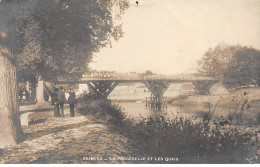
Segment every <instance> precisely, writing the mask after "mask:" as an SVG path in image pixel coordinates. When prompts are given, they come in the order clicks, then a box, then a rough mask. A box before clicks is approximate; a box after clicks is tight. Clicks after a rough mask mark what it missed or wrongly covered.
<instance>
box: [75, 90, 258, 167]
mask: <svg viewBox="0 0 260 167" xmlns="http://www.w3.org/2000/svg"><path fill="white" fill-rule="evenodd" d="M90 96H91V95H88V97H90ZM85 97H86V96H85ZM88 99H89V98H88ZM87 101H88V100H87ZM90 101H91V100H89V101H88V102H87V103H84V104H81V108H80V112H81V113H85V114H86V113H94V114H95V115H99V114H97V113H99V112H100V113H101V115H102V117H101V118H104V119H106V117H107V115H110V116H111V117H112V118H110V119H108V122H109V123H111V124H113V125H115V126H114V128H115V129H116V130H117V131H118V132H120V133H121V134H123V135H125V136H126V137H128V138H129V139H131V140H132V141H133V146H134V147H136V148H137V149H139V150H141V151H142V152H143V154H144V155H147V156H150V157H175V158H178V160H179V161H176V162H169V163H259V157H258V155H257V151H258V145H257V144H258V136H257V133H255V132H253V131H251V130H244V129H242V128H237V127H234V128H230V129H228V130H225V126H224V127H223V126H220V125H219V124H216V125H211V124H209V123H205V122H200V121H198V120H197V118H196V117H192V118H186V117H182V116H176V117H175V118H174V119H170V118H166V117H164V116H157V117H155V118H153V117H150V118H141V119H140V120H139V121H136V120H133V119H129V118H126V116H125V114H123V112H122V109H121V108H120V107H118V106H117V105H114V106H112V107H108V106H109V105H100V106H99V107H97V106H98V105H99V104H97V105H95V107H93V108H92V107H91V102H90ZM85 102H86V101H85ZM94 102H95V103H97V101H94ZM103 104H104V103H103ZM94 110H95V111H94ZM111 120H112V121H111ZM160 163H161V162H160Z"/></svg>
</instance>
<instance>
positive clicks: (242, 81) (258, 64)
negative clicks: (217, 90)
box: [224, 48, 260, 87]
mask: <svg viewBox="0 0 260 167" xmlns="http://www.w3.org/2000/svg"><path fill="white" fill-rule="evenodd" d="M224 84H225V85H229V87H239V86H244V85H250V84H254V85H256V84H257V85H260V51H258V50H256V49H253V48H244V49H241V50H239V51H237V52H236V53H235V55H234V56H233V62H232V63H231V64H230V66H229V67H228V68H227V70H226V71H225V72H224Z"/></svg>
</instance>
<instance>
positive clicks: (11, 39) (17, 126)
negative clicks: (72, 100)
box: [0, 1, 24, 147]
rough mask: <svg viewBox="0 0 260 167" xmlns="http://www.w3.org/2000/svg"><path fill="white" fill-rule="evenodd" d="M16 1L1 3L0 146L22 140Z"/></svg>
mask: <svg viewBox="0 0 260 167" xmlns="http://www.w3.org/2000/svg"><path fill="white" fill-rule="evenodd" d="M14 3H15V2H14V1H8V2H7V1H2V2H1V3H0V81H1V86H0V109H1V110H0V119H1V121H0V147H3V146H6V145H14V144H16V143H19V142H21V141H22V140H23V139H24V138H23V132H22V128H21V123H20V119H19V116H18V97H17V84H16V61H15V60H16V57H15V47H16V42H15V39H16V23H15V17H14V12H13V4H14Z"/></svg>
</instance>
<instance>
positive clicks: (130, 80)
mask: <svg viewBox="0 0 260 167" xmlns="http://www.w3.org/2000/svg"><path fill="white" fill-rule="evenodd" d="M95 81H110V82H118V83H136V82H146V81H169V82H174V83H182V82H194V81H216V79H215V78H212V77H196V78H82V79H79V80H59V81H56V83H57V84H87V83H89V82H95Z"/></svg>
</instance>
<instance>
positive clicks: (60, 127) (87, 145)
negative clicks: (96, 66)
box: [0, 109, 137, 163]
mask: <svg viewBox="0 0 260 167" xmlns="http://www.w3.org/2000/svg"><path fill="white" fill-rule="evenodd" d="M68 112H69V111H68V109H65V118H55V117H53V113H52V112H51V111H48V112H41V113H40V114H43V115H46V116H47V120H45V121H42V122H40V123H37V124H33V125H29V126H28V127H24V128H23V130H24V133H25V134H26V136H27V140H26V141H24V142H23V143H21V144H19V145H17V146H12V147H7V148H5V149H2V150H0V163H135V162H131V161H121V160H118V157H133V156H137V155H134V153H133V152H135V151H134V149H133V148H132V147H131V146H130V145H129V143H128V142H129V141H128V140H127V139H126V138H125V137H123V136H122V135H119V134H117V133H115V132H112V131H111V130H110V128H109V127H108V126H107V125H106V123H105V122H104V121H102V120H97V119H95V118H93V117H92V116H82V115H79V114H78V113H77V114H76V115H75V117H69V116H68ZM109 158H110V159H109ZM111 158H114V159H111Z"/></svg>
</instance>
